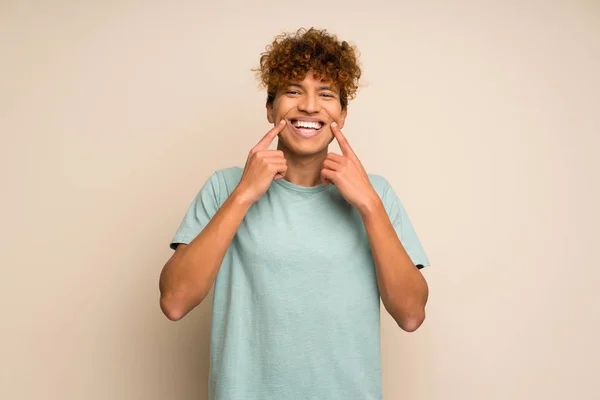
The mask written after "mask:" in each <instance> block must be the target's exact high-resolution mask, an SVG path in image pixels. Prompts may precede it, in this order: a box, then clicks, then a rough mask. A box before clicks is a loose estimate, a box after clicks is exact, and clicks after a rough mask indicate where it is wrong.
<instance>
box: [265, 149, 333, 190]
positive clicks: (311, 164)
mask: <svg viewBox="0 0 600 400" xmlns="http://www.w3.org/2000/svg"><path fill="white" fill-rule="evenodd" d="M277 150H281V151H283V153H284V155H285V159H286V161H287V167H288V169H287V171H286V173H285V178H284V179H285V180H286V181H288V182H290V183H293V184H295V185H298V186H306V187H311V186H318V185H320V184H321V169H323V161H324V160H325V158H326V157H327V151H328V150H327V148H325V149H323V150H322V151H321V152H319V153H316V154H310V155H302V154H296V153H293V152H291V151H290V150H289V149H288V148H286V147H285V146H282V144H281V141H280V142H279V143H278V145H277Z"/></svg>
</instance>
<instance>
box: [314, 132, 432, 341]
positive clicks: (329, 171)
mask: <svg viewBox="0 0 600 400" xmlns="http://www.w3.org/2000/svg"><path fill="white" fill-rule="evenodd" d="M331 130H332V132H333V134H334V135H335V137H336V139H337V141H338V143H339V145H340V149H341V150H342V154H343V155H339V154H335V153H329V154H327V157H326V158H325V161H323V169H322V170H321V175H322V177H323V178H324V179H326V180H327V181H328V182H332V183H333V184H335V185H336V186H337V188H338V189H339V191H340V193H341V194H342V196H344V198H345V199H346V200H347V201H348V202H349V203H350V204H351V205H353V206H354V207H355V208H356V209H357V210H358V212H359V213H360V215H361V217H362V220H363V224H364V226H365V230H366V232H367V236H368V239H369V244H370V247H371V253H372V255H373V261H374V264H375V269H376V275H377V286H378V288H379V294H380V296H381V300H382V301H383V305H384V306H385V308H386V310H387V311H388V312H389V313H390V315H391V316H392V317H393V318H394V319H395V320H396V323H397V324H398V326H400V328H402V329H403V330H405V331H407V332H413V331H415V330H416V329H418V328H419V326H421V324H422V323H423V320H424V319H425V303H426V302H427V297H428V295H429V288H428V287H427V283H426V282H425V278H423V275H422V274H421V272H420V271H419V270H418V268H417V267H416V266H415V265H414V263H413V262H412V259H411V258H410V256H409V255H408V253H407V252H406V249H405V248H404V246H403V245H402V243H401V242H400V239H399V237H398V234H397V233H396V230H395V229H394V225H393V224H392V221H391V220H390V216H388V214H387V212H386V209H385V206H384V204H383V201H382V199H380V198H379V195H378V194H377V192H376V191H375V190H374V188H373V186H372V185H371V183H370V180H369V177H368V174H367V172H366V171H365V169H364V167H363V165H362V163H361V162H360V160H359V159H358V157H357V156H356V153H355V152H354V150H353V149H352V147H351V146H350V144H349V143H348V140H347V139H346V137H345V136H344V134H343V133H342V132H341V130H340V128H339V127H338V126H337V124H336V123H335V122H333V123H332V124H331Z"/></svg>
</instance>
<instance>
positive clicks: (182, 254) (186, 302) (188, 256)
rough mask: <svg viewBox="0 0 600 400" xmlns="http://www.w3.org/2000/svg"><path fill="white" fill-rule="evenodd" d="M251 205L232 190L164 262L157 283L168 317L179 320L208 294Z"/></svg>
mask: <svg viewBox="0 0 600 400" xmlns="http://www.w3.org/2000/svg"><path fill="white" fill-rule="evenodd" d="M250 205H251V204H250V203H249V202H248V201H246V200H245V199H244V198H243V197H242V196H240V195H238V193H237V192H236V191H234V192H233V193H232V195H231V196H230V197H229V198H228V199H227V200H226V201H225V202H224V203H223V205H222V206H221V208H220V209H219V210H218V211H217V212H216V213H215V215H214V217H213V218H212V219H211V220H210V222H209V223H208V224H207V225H206V227H205V228H204V229H203V230H202V231H201V232H200V234H199V235H198V236H197V237H196V238H195V239H194V240H192V241H191V242H190V243H189V245H187V246H185V248H183V249H182V250H181V251H176V252H175V254H174V255H173V257H172V258H171V259H170V260H169V261H168V262H167V264H166V265H165V267H164V268H163V271H162V273H161V276H160V283H159V285H160V292H161V298H160V301H161V308H162V310H163V312H164V313H165V315H167V317H168V318H169V319H172V320H179V319H181V318H182V317H183V316H185V315H186V314H187V313H188V312H190V311H191V310H192V309H193V308H194V307H196V306H197V305H198V304H200V302H202V300H203V299H204V298H205V297H206V295H207V294H208V293H209V291H210V289H211V287H212V285H213V283H214V281H215V279H216V277H217V274H218V272H219V269H220V267H221V263H222V262H223V258H224V257H225V254H226V252H227V249H228V248H229V245H230V244H231V241H232V240H233V238H234V236H235V234H236V232H237V230H238V228H239V226H240V224H241V222H242V221H243V219H244V217H245V215H246V213H247V211H248V209H249V208H250ZM178 250H179V249H178Z"/></svg>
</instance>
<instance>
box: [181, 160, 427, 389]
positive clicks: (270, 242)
mask: <svg viewBox="0 0 600 400" xmlns="http://www.w3.org/2000/svg"><path fill="white" fill-rule="evenodd" d="M242 172H243V170H242V168H239V167H231V168H226V169H222V170H219V171H216V172H215V173H214V174H212V176H211V177H210V178H209V179H208V180H207V182H206V183H205V184H204V185H203V187H202V189H201V190H200V192H199V193H198V195H197V196H196V197H195V199H194V201H193V202H192V204H191V205H190V207H189V209H188V211H187V213H186V215H185V217H184V219H183V221H182V223H181V225H180V227H179V229H178V231H177V233H176V234H175V237H174V238H173V240H172V242H171V248H175V247H176V244H177V243H185V244H188V243H189V242H191V241H192V240H193V239H194V238H195V237H196V236H197V235H198V234H199V233H200V231H201V230H202V229H203V227H204V226H206V224H207V223H208V222H209V221H210V219H211V218H212V217H213V215H214V214H215V213H216V212H217V210H218V209H219V207H220V206H221V205H222V204H223V202H224V201H225V200H226V199H227V197H228V196H229V195H230V194H231V192H232V191H233V189H235V187H236V186H237V184H238V183H239V181H240V178H241V176H242ZM369 178H370V180H371V183H372V185H373V187H374V189H375V190H376V192H377V193H378V194H379V196H380V197H381V199H382V200H383V204H384V206H385V209H386V210H387V213H388V215H389V217H390V220H391V222H392V224H393V226H394V228H395V229H396V232H397V234H398V236H399V238H400V240H401V242H402V244H403V245H404V248H405V249H406V250H407V252H408V254H409V256H410V257H411V259H412V261H413V262H414V263H415V265H417V266H418V267H419V268H422V267H423V266H427V265H429V261H428V259H427V256H426V254H425V252H424V251H423V248H422V246H421V244H420V242H419V239H418V238H417V235H416V233H415V231H414V229H413V227H412V225H411V222H410V220H409V218H408V216H407V214H406V211H405V209H404V207H403V206H402V204H401V202H400V200H399V199H398V197H397V196H396V195H395V193H394V191H393V190H392V188H391V187H390V185H389V184H388V182H387V181H386V180H385V178H383V177H381V176H378V175H369ZM379 307H380V297H379V291H378V287H377V280H376V275H375V266H374V263H373V258H372V255H371V251H370V246H369V242H368V238H367V236H366V231H365V228H364V225H363V222H362V219H361V217H360V215H359V213H358V212H357V210H356V209H354V207H352V206H351V205H350V204H349V203H348V202H346V201H345V199H344V198H343V197H342V196H341V194H340V192H339V191H338V190H337V188H336V187H335V186H334V185H329V186H324V185H320V186H315V187H302V186H297V185H294V184H292V183H290V182H288V181H286V180H283V179H280V180H277V181H273V183H272V184H271V185H270V187H269V189H268V190H267V192H266V193H265V194H264V195H263V196H262V197H261V198H260V200H258V201H257V202H256V203H254V204H253V205H252V207H250V209H249V210H248V213H247V214H246V216H245V218H244V220H243V221H242V223H241V225H240V227H239V229H238V231H237V233H236V235H235V237H234V239H233V240H232V242H231V245H230V246H229V248H228V250H227V253H226V255H225V258H224V259H223V263H222V265H221V268H220V270H219V273H218V275H217V278H216V281H215V288H214V300H213V315H212V327H211V349H210V377H209V399H210V400H271V399H273V400H284V399H285V400H308V399H311V400H350V399H351V400H381V399H382V388H381V359H380V321H379V318H380V308H379Z"/></svg>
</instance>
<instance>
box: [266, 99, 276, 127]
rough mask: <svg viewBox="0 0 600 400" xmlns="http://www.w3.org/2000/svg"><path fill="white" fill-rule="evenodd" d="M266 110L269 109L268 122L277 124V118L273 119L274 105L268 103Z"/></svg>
mask: <svg viewBox="0 0 600 400" xmlns="http://www.w3.org/2000/svg"><path fill="white" fill-rule="evenodd" d="M265 108H266V109H267V121H269V123H270V124H272V123H274V122H275V118H273V104H271V103H270V102H268V101H267V103H266V105H265Z"/></svg>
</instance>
